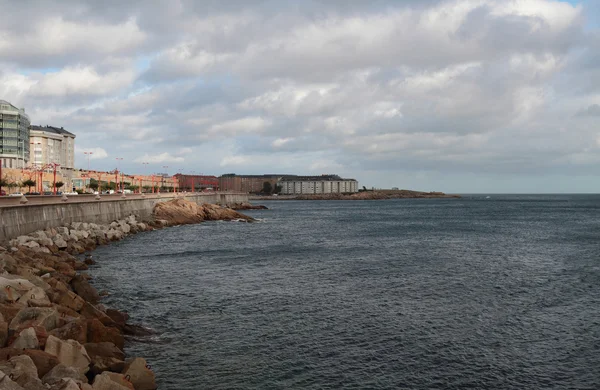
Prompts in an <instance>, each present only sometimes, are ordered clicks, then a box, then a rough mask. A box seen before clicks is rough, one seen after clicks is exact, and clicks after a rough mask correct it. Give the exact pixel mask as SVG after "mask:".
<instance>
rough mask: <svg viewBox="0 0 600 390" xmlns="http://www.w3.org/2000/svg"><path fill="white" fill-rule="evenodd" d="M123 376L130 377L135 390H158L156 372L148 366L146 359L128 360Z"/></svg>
mask: <svg viewBox="0 0 600 390" xmlns="http://www.w3.org/2000/svg"><path fill="white" fill-rule="evenodd" d="M123 374H124V375H125V377H127V376H129V380H130V381H131V383H133V386H134V387H135V390H154V389H156V388H157V386H156V380H155V377H154V372H152V370H151V369H150V367H149V366H148V364H146V360H145V359H144V358H134V359H130V360H127V362H126V363H125V369H124V370H123Z"/></svg>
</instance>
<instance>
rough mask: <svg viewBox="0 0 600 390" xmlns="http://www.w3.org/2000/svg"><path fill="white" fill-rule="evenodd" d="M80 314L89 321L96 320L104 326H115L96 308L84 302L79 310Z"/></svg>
mask: <svg viewBox="0 0 600 390" xmlns="http://www.w3.org/2000/svg"><path fill="white" fill-rule="evenodd" d="M81 314H83V316H84V317H85V318H87V319H89V320H93V319H94V318H97V319H98V320H100V322H102V324H103V325H105V326H117V325H116V323H115V322H114V321H113V320H112V319H111V318H110V317H109V316H107V315H106V313H104V312H103V311H102V310H100V309H98V308H97V307H96V306H94V305H92V304H90V303H88V302H86V303H85V304H84V305H83V308H82V309H81Z"/></svg>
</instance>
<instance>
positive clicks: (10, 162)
mask: <svg viewBox="0 0 600 390" xmlns="http://www.w3.org/2000/svg"><path fill="white" fill-rule="evenodd" d="M29 125H30V120H29V116H28V115H27V114H26V113H25V109H23V108H17V107H15V106H14V105H12V104H11V103H9V102H7V101H6V100H0V164H2V167H5V168H22V167H23V166H25V162H26V161H28V160H29Z"/></svg>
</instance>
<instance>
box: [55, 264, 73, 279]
mask: <svg viewBox="0 0 600 390" xmlns="http://www.w3.org/2000/svg"><path fill="white" fill-rule="evenodd" d="M55 268H56V271H58V272H60V273H61V274H63V275H65V276H69V277H71V278H72V277H74V276H75V274H76V273H75V270H74V269H73V267H71V265H70V264H67V263H66V262H64V263H57V264H56V267H55Z"/></svg>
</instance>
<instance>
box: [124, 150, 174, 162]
mask: <svg viewBox="0 0 600 390" xmlns="http://www.w3.org/2000/svg"><path fill="white" fill-rule="evenodd" d="M133 161H134V162H136V163H143V162H148V163H151V164H156V163H168V162H184V161H185V159H184V158H183V157H181V156H173V155H172V154H170V153H168V152H163V153H160V154H152V155H151V154H144V155H143V156H140V157H137V158H135V159H134V160H133Z"/></svg>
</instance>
